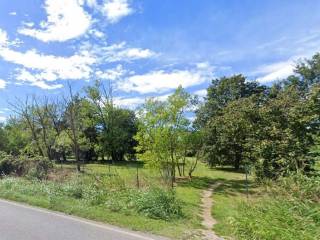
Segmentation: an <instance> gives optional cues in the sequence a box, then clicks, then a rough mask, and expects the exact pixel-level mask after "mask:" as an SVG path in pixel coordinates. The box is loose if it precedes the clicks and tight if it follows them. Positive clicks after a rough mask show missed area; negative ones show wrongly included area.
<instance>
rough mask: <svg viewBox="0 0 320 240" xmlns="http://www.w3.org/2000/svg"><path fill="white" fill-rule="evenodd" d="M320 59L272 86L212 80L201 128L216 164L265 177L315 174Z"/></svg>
mask: <svg viewBox="0 0 320 240" xmlns="http://www.w3.org/2000/svg"><path fill="white" fill-rule="evenodd" d="M319 62H320V55H319V54H316V55H315V56H314V57H313V58H312V59H310V60H306V61H303V62H301V63H299V64H298V65H297V66H296V68H295V72H296V74H295V75H293V76H289V77H288V78H287V79H284V80H282V81H279V82H278V83H276V84H274V85H272V86H270V87H268V86H262V85H260V84H259V83H257V82H250V81H248V80H247V79H246V78H245V77H244V76H242V75H234V76H232V77H222V78H220V79H216V80H213V81H212V84H211V85H210V86H209V88H208V93H207V97H206V99H205V102H204V104H203V105H202V106H201V107H200V109H199V110H198V111H197V119H196V123H197V124H198V125H199V126H201V127H202V128H203V129H205V130H204V133H205V137H204V149H205V159H206V161H207V162H208V163H209V164H210V165H212V166H213V165H233V166H234V167H235V168H236V169H239V168H240V167H245V166H247V167H251V168H253V170H254V172H255V174H256V176H257V177H258V178H259V179H261V178H278V177H279V176H285V175H288V174H289V173H290V172H300V171H302V172H306V173H310V172H311V171H312V169H313V165H314V162H315V161H316V160H317V157H318V154H317V153H318V151H317V150H316V149H317V147H316V146H317V142H318V140H317V139H318V137H319V136H318V134H319V127H320V121H319V120H320V119H319V117H320V115H319V110H320V108H319V103H320V99H319V94H320V82H319V79H320V75H319V73H320V65H319Z"/></svg>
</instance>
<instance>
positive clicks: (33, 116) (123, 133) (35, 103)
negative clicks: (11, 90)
mask: <svg viewBox="0 0 320 240" xmlns="http://www.w3.org/2000/svg"><path fill="white" fill-rule="evenodd" d="M84 92H85V94H83V95H80V94H79V93H74V92H73V91H72V88H71V87H70V86H69V94H68V96H65V97H61V99H60V100H49V99H48V98H47V97H44V98H42V99H40V98H36V97H31V98H30V97H29V98H27V99H26V100H16V101H15V102H14V103H10V105H11V109H12V110H13V112H14V113H15V115H14V116H13V117H11V118H10V119H9V120H8V121H7V123H6V124H5V125H3V126H1V128H0V150H1V151H4V152H7V153H9V154H12V155H16V156H17V155H21V154H22V155H29V156H42V157H45V158H48V159H49V160H56V161H58V162H65V161H67V159H68V158H69V159H70V158H75V162H76V164H77V169H78V171H80V166H81V164H82V163H84V162H90V161H97V160H98V159H101V160H104V159H105V158H107V159H110V160H112V161H123V160H125V159H132V158H134V155H135V150H134V147H135V146H136V141H135V140H134V138H133V136H134V135H135V134H136V132H137V119H136V116H135V113H134V111H132V110H129V109H123V108H120V107H116V106H115V105H114V104H113V102H112V92H111V90H110V89H109V90H108V91H107V90H106V89H105V87H104V86H103V85H102V84H101V83H99V82H97V83H96V84H95V85H94V86H91V87H87V88H85V89H84Z"/></svg>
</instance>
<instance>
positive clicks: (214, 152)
mask: <svg viewBox="0 0 320 240" xmlns="http://www.w3.org/2000/svg"><path fill="white" fill-rule="evenodd" d="M257 113H258V106H257V105H256V103H255V101H254V98H252V97H251V98H242V99H239V100H235V101H232V102H229V103H228V104H227V105H226V107H225V108H223V109H222V110H221V113H220V114H219V116H216V117H215V118H212V119H211V120H210V121H209V122H208V123H207V125H206V127H205V130H204V132H205V133H206V136H205V140H204V141H205V143H204V144H205V147H204V148H205V159H206V160H207V162H208V163H209V164H210V165H211V166H213V165H233V166H234V168H235V169H236V170H238V169H239V168H240V166H241V165H242V164H243V162H244V160H245V159H246V158H247V157H248V156H249V155H250V151H251V150H252V146H251V145H250V143H251V141H252V138H254V137H255V134H256V131H257V128H258V124H259V121H260V120H259V114H257Z"/></svg>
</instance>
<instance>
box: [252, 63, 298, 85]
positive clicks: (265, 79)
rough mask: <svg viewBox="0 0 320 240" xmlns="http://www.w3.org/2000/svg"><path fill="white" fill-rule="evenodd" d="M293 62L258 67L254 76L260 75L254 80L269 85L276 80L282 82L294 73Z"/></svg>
mask: <svg viewBox="0 0 320 240" xmlns="http://www.w3.org/2000/svg"><path fill="white" fill-rule="evenodd" d="M293 70H294V60H293V59H290V60H287V61H282V62H276V63H272V64H268V65H263V66H260V67H259V68H258V69H257V70H256V71H255V72H253V74H254V75H260V76H259V77H258V78H257V79H256V80H257V81H258V82H260V83H270V82H273V81H276V80H282V79H284V78H286V77H288V76H290V75H292V74H293V73H294V71H293Z"/></svg>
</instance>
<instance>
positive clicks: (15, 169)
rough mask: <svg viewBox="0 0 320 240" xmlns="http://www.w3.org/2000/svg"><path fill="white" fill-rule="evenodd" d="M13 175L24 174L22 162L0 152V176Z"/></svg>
mask: <svg viewBox="0 0 320 240" xmlns="http://www.w3.org/2000/svg"><path fill="white" fill-rule="evenodd" d="M13 173H14V174H17V175H19V176H20V175H22V174H23V173H24V164H23V162H22V161H20V159H19V158H16V157H14V156H12V155H8V154H6V153H4V152H0V174H1V175H9V174H13Z"/></svg>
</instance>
